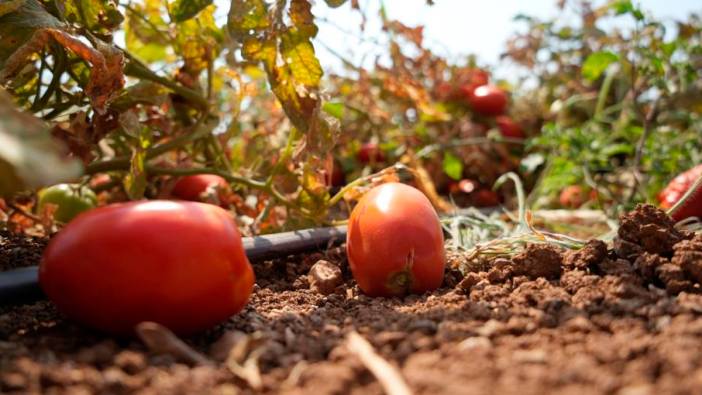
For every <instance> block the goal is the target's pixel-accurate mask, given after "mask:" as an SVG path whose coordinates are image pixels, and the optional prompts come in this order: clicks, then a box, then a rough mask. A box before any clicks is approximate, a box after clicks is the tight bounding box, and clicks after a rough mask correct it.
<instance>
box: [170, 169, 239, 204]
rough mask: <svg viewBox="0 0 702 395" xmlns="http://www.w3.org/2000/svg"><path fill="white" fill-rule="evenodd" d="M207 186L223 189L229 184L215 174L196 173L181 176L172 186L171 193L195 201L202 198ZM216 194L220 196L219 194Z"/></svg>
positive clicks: (179, 197)
mask: <svg viewBox="0 0 702 395" xmlns="http://www.w3.org/2000/svg"><path fill="white" fill-rule="evenodd" d="M208 188H217V189H218V190H219V191H224V190H226V189H227V188H229V184H228V183H227V180H225V179H224V178H222V177H220V176H218V175H215V174H196V175H192V176H185V177H181V178H180V179H179V180H178V182H176V184H175V185H174V186H173V191H172V192H171V193H172V194H173V196H174V197H176V198H178V199H182V200H191V201H195V202H197V201H202V200H203V194H204V193H205V192H206V191H207V189H208ZM218 195H219V196H220V197H222V195H221V194H218Z"/></svg>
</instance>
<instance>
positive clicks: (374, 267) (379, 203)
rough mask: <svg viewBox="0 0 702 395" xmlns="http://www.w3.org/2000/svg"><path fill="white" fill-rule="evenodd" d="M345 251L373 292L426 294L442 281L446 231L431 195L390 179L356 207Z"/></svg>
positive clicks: (368, 291)
mask: <svg viewBox="0 0 702 395" xmlns="http://www.w3.org/2000/svg"><path fill="white" fill-rule="evenodd" d="M346 252H347V255H348V259H349V265H350V266H351V272H352V273H353V277H354V278H355V279H356V281H357V282H358V286H359V287H360V288H361V290H363V292H364V293H366V294H368V295H370V296H393V295H404V294H406V293H409V292H414V293H422V292H426V291H431V290H434V289H436V288H438V287H439V286H440V285H441V282H442V280H443V276H444V266H445V262H446V260H445V254H444V235H443V232H442V230H441V224H440V223H439V217H438V216H437V215H436V211H434V208H433V207H432V205H431V203H430V202H429V199H427V197H426V196H424V194H422V193H421V192H420V191H419V190H417V189H415V188H412V187H410V186H408V185H405V184H400V183H387V184H383V185H380V186H378V187H376V188H373V189H372V190H371V191H370V192H368V193H367V194H366V195H365V196H364V197H363V198H361V201H360V202H358V205H356V207H355V208H354V209H353V211H352V212H351V217H350V219H349V227H348V234H347V238H346Z"/></svg>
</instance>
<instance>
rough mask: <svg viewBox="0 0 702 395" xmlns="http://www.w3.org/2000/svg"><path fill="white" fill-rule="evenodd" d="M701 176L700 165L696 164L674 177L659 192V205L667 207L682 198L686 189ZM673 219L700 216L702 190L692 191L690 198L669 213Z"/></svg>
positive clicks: (679, 219)
mask: <svg viewBox="0 0 702 395" xmlns="http://www.w3.org/2000/svg"><path fill="white" fill-rule="evenodd" d="M701 176H702V165H697V166H695V167H693V168H692V169H690V170H687V171H685V172H683V173H681V174H679V175H678V176H677V177H675V178H674V179H673V180H672V181H671V182H670V183H669V184H668V186H666V187H665V188H664V189H663V190H662V191H661V192H660V193H659V194H658V201H659V202H660V204H661V207H662V208H664V209H666V210H667V209H669V208H671V207H673V206H674V205H675V203H677V202H678V200H680V199H682V197H683V196H684V195H685V193H686V192H687V190H688V189H690V187H692V185H693V184H694V183H695V181H697V179H698V178H699V177H701ZM670 216H671V217H672V218H673V219H674V220H676V221H681V220H683V219H685V218H689V217H700V218H702V191H698V192H696V193H694V194H693V195H692V196H690V198H689V199H688V200H687V201H686V202H685V203H684V204H683V205H682V206H680V207H679V208H678V209H677V210H675V212H673V213H671V215H670Z"/></svg>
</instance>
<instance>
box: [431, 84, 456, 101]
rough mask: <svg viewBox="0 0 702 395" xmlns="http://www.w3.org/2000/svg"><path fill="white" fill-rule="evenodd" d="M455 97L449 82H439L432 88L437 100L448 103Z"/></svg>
mask: <svg viewBox="0 0 702 395" xmlns="http://www.w3.org/2000/svg"><path fill="white" fill-rule="evenodd" d="M454 96H455V89H454V86H453V84H451V83H450V82H439V83H438V84H436V86H435V87H434V97H435V98H436V99H437V100H441V101H448V100H453V99H454Z"/></svg>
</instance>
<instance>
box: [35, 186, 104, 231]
mask: <svg viewBox="0 0 702 395" xmlns="http://www.w3.org/2000/svg"><path fill="white" fill-rule="evenodd" d="M47 204H55V205H56V206H57V208H56V211H55V212H54V219H55V220H57V221H61V222H64V223H65V222H69V221H70V220H72V219H73V218H74V217H75V216H76V215H78V214H80V213H82V212H83V211H87V210H90V209H92V208H95V206H97V196H96V195H95V192H93V190H92V189H90V188H88V187H86V186H80V185H79V184H57V185H54V186H50V187H48V188H44V189H42V190H41V191H39V204H38V209H39V212H41V211H43V210H44V208H45V207H46V205H47Z"/></svg>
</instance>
